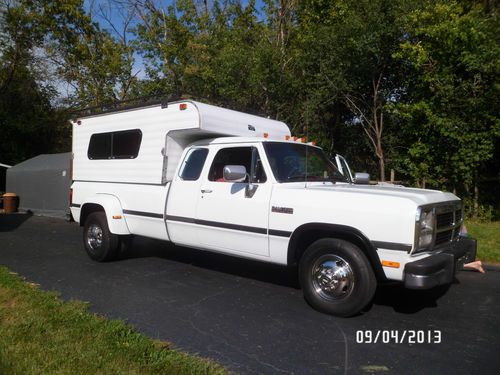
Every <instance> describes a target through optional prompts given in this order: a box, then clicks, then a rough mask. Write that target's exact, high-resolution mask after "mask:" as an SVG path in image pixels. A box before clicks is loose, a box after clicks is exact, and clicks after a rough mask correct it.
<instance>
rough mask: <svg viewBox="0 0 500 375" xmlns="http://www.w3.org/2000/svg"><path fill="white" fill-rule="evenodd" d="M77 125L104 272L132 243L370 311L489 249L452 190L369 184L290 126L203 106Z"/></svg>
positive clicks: (78, 156) (77, 200) (83, 200)
mask: <svg viewBox="0 0 500 375" xmlns="http://www.w3.org/2000/svg"><path fill="white" fill-rule="evenodd" d="M72 122H73V184H72V194H71V212H72V216H73V218H74V219H75V221H76V222H79V223H80V225H81V226H83V227H84V229H83V243H84V247H85V250H86V251H87V253H88V255H89V256H90V257H91V258H92V259H94V260H96V261H109V260H112V259H113V258H114V257H116V256H117V254H118V252H119V250H120V248H121V247H120V244H121V242H122V241H123V240H125V239H127V238H129V236H131V235H139V236H146V237H151V238H156V239H160V240H165V241H171V242H173V243H174V244H178V245H183V246H189V247H193V248H197V249H202V250H208V251H215V252H219V253H224V254H228V255H233V256H238V257H243V258H248V259H254V260H259V261H263V262H272V263H277V264H281V265H284V266H291V267H296V269H297V270H298V278H299V281H300V285H301V287H302V289H303V293H304V297H305V299H306V300H307V302H309V304H310V305H311V306H313V307H314V308H316V309H318V310H320V311H323V312H326V313H329V314H333V315H337V316H351V315H354V314H358V313H359V312H361V311H362V310H363V308H365V307H366V306H367V305H368V304H369V303H370V301H371V299H372V298H373V295H374V293H375V289H376V287H377V284H378V283H383V282H387V281H398V282H401V283H403V284H404V286H405V287H406V288H410V289H429V288H433V287H435V286H437V285H441V284H447V283H451V282H452V281H453V278H454V275H455V273H456V272H457V271H458V270H460V269H461V268H462V265H463V263H464V262H469V261H472V260H474V259H475V253H476V242H475V240H473V239H470V238H465V237H462V236H461V235H460V229H461V226H462V222H463V207H462V202H461V201H460V199H459V198H457V197H456V196H455V195H453V194H451V193H446V192H441V191H435V190H424V189H412V188H405V187H396V186H381V185H369V184H367V180H366V176H362V175H357V176H356V177H353V176H352V175H351V172H350V169H349V167H348V165H347V163H346V162H345V159H343V158H342V157H340V156H337V157H336V160H337V163H332V162H331V161H330V160H329V158H328V157H327V156H326V155H325V153H324V152H323V151H322V150H321V149H320V148H318V147H316V146H315V145H314V144H312V143H306V142H305V140H302V139H298V138H296V137H292V136H291V134H290V131H289V129H288V127H287V125H286V124H284V123H283V122H279V121H275V120H270V119H266V118H262V117H258V116H253V115H250V114H246V113H241V112H236V111H232V110H228V109H224V108H220V107H216V106H211V105H208V104H204V103H199V102H195V101H178V102H171V103H163V104H158V105H151V106H146V107H141V108H135V109H128V110H122V111H115V112H110V113H103V114H97V115H88V116H86V117H82V118H78V119H75V120H73V121H72Z"/></svg>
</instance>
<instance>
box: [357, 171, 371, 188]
mask: <svg viewBox="0 0 500 375" xmlns="http://www.w3.org/2000/svg"><path fill="white" fill-rule="evenodd" d="M354 183H355V184H356V185H368V184H370V175H369V174H368V173H360V172H358V173H356V175H355V176H354Z"/></svg>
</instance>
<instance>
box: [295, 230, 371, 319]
mask: <svg viewBox="0 0 500 375" xmlns="http://www.w3.org/2000/svg"><path fill="white" fill-rule="evenodd" d="M299 280H300V285H301V286H302V289H303V292H304V298H305V299H306V301H307V302H309V304H310V305H311V306H312V307H314V308H315V309H317V310H319V311H322V312H325V313H327V314H331V315H336V316H343V317H347V316H352V315H355V314H357V313H359V312H360V311H361V310H362V309H363V308H364V307H366V305H368V303H370V301H371V300H372V298H373V295H374V294H375V289H376V287H377V281H376V278H375V275H374V273H373V270H372V267H371V265H370V262H369V261H368V259H367V258H366V256H365V254H364V253H363V252H362V251H361V250H360V249H359V247H357V246H356V245H354V244H352V243H350V242H347V241H344V240H340V239H335V238H323V239H320V240H318V241H316V242H314V243H313V244H312V245H310V246H309V247H308V248H307V250H306V251H305V253H304V255H303V256H302V258H301V260H300V264H299Z"/></svg>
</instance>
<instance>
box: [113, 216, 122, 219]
mask: <svg viewBox="0 0 500 375" xmlns="http://www.w3.org/2000/svg"><path fill="white" fill-rule="evenodd" d="M121 218H122V216H121V215H113V219H121Z"/></svg>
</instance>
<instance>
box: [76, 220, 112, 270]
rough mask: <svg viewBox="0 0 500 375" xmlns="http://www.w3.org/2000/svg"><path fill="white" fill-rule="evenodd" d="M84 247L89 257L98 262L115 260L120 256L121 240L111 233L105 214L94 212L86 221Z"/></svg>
mask: <svg viewBox="0 0 500 375" xmlns="http://www.w3.org/2000/svg"><path fill="white" fill-rule="evenodd" d="M83 245H84V247H85V251H87V254H88V255H89V257H90V258H92V259H93V260H96V261H98V262H107V261H110V260H113V259H115V258H116V256H117V255H118V251H119V246H120V240H119V238H118V236H117V235H116V234H113V233H111V232H110V231H109V227H108V221H107V220H106V214H105V213H104V212H93V213H91V214H90V215H89V216H88V217H87V219H86V220H85V226H84V228H83Z"/></svg>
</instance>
